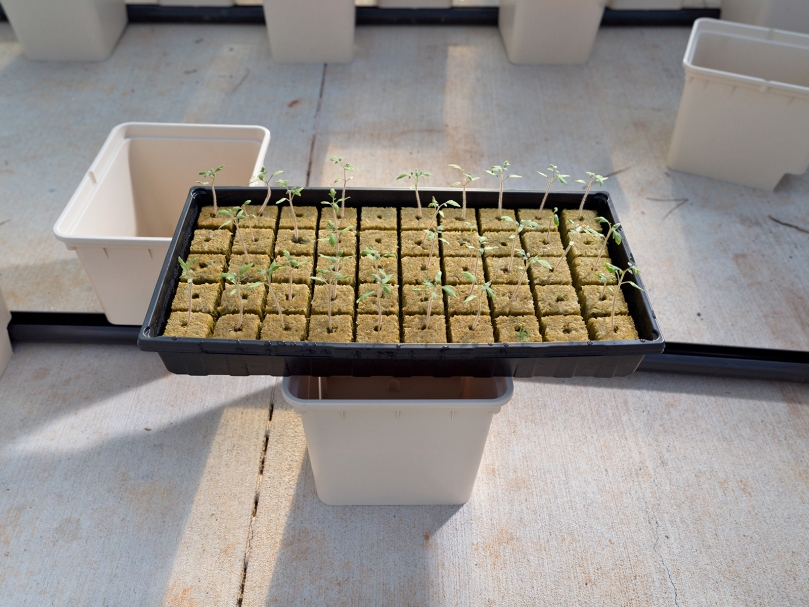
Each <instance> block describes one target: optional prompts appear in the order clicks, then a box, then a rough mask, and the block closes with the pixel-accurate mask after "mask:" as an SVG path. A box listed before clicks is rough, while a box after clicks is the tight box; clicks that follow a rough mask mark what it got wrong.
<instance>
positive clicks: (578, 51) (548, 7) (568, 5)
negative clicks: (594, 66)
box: [498, 0, 606, 65]
mask: <svg viewBox="0 0 809 607" xmlns="http://www.w3.org/2000/svg"><path fill="white" fill-rule="evenodd" d="M605 1H606V0H502V1H501V2H500V12H499V17H498V24H499V26H500V35H501V36H502V37H503V43H504V44H505V46H506V53H507V54H508V59H509V61H511V62H512V63H516V64H531V65H539V64H580V63H587V60H588V59H589V58H590V52H591V51H592V49H593V43H594V42H595V39H596V34H598V27H599V25H601V17H602V16H603V14H604V3H605Z"/></svg>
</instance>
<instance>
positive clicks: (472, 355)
mask: <svg viewBox="0 0 809 607" xmlns="http://www.w3.org/2000/svg"><path fill="white" fill-rule="evenodd" d="M330 189H331V187H308V188H305V189H304V197H305V198H309V197H310V196H313V195H315V194H317V195H318V197H319V199H320V200H326V199H327V197H328V192H329V190H330ZM216 192H217V198H218V200H219V203H220V206H228V205H229V204H230V203H229V202H226V201H227V200H228V199H229V198H231V197H232V196H238V197H239V198H240V199H242V198H243V199H251V200H254V202H256V201H258V202H261V201H263V198H264V196H265V195H266V190H265V189H264V188H262V187H259V188H255V187H240V186H220V187H217V188H216ZM273 192H275V193H279V189H278V188H273ZM210 193H211V187H210V186H193V187H191V188H190V189H189V192H188V197H187V198H186V202H185V206H184V207H183V210H182V213H181V215H180V219H179V221H178V222H177V227H176V228H175V231H174V235H173V236H172V239H171V244H170V245H169V250H168V253H167V254H166V258H165V260H164V262H163V267H162V268H161V270H160V276H159V277H158V280H157V283H156V285H155V290H154V292H153V294H152V299H151V301H150V302H149V308H148V310H147V313H146V318H145V319H144V322H143V325H142V326H141V329H140V331H139V334H138V347H139V348H140V349H141V350H143V351H146V352H173V353H189V354H190V353H196V354H236V355H248V356H271V357H299V356H300V357H327V358H335V359H380V358H398V359H402V360H408V359H416V358H419V359H430V360H478V359H492V358H503V357H508V358H525V359H535V358H552V357H589V356H631V355H640V356H643V355H646V354H660V353H662V352H663V350H664V348H665V340H664V338H663V333H662V331H661V330H660V326H659V325H658V323H657V316H656V315H655V313H654V311H653V309H652V306H651V302H650V301H649V298H648V294H647V292H646V290H645V287H644V284H643V279H642V278H641V275H637V276H635V277H634V281H635V282H636V283H637V284H638V286H640V287H641V288H643V289H644V290H643V291H640V297H641V300H642V302H643V306H642V307H643V308H644V309H643V310H640V311H639V312H641V313H645V314H646V316H647V319H646V320H647V321H648V322H649V323H650V324H651V327H652V333H653V334H656V337H654V338H653V339H638V340H623V341H587V342H540V343H531V344H507V343H488V344H401V343H400V344H369V343H357V342H350V343H338V342H309V341H305V342H281V341H265V340H234V339H215V338H189V337H173V336H172V337H167V336H162V335H161V336H157V337H155V336H152V335H151V330H150V327H151V325H152V323H153V321H154V319H155V314H156V312H157V308H158V302H159V299H160V294H161V291H162V290H163V288H164V284H165V282H166V277H167V276H168V274H169V272H170V271H171V267H172V262H173V260H175V259H176V258H177V257H178V251H177V249H178V248H179V242H180V237H181V235H182V233H183V230H184V229H185V226H186V224H189V223H190V221H191V220H189V214H190V213H192V212H193V211H194V210H196V209H195V207H200V208H201V207H202V206H204V203H199V204H197V202H196V199H197V197H199V196H201V195H210ZM352 193H357V194H364V195H369V196H373V195H376V196H390V195H392V194H395V195H397V196H400V197H401V196H402V195H403V194H405V195H409V196H414V194H413V193H412V189H411V188H407V187H401V188H354V187H352V188H350V189H348V190H347V191H346V194H347V196H349V200H348V201H347V202H346V207H350V208H361V207H364V206H367V207H373V206H386V207H391V206H393V207H404V208H406V207H412V206H415V205H414V204H413V203H414V200H413V199H410V200H409V201H407V202H404V201H402V202H401V203H398V202H397V201H391V200H385V201H383V200H380V202H379V203H378V204H365V203H363V204H357V201H356V200H353V201H352V200H351V199H350V197H351V194H352ZM419 194H420V196H421V199H422V204H424V205H426V204H427V202H428V201H429V200H431V198H432V196H434V195H435V196H441V200H442V201H443V199H444V197H445V196H449V197H451V198H452V199H455V198H458V199H459V200H460V194H461V191H460V190H459V189H457V188H431V187H422V188H419ZM497 195H498V190H496V189H483V188H474V189H473V188H468V189H467V207H468V208H471V209H475V208H494V206H495V205H496V202H497ZM544 195H545V192H544V191H542V190H510V191H506V192H504V194H503V208H504V209H516V208H538V207H539V202H541V200H542V197H543V196H544ZM582 196H583V193H582V192H570V191H567V192H558V191H557V192H551V193H550V195H549V197H548V201H547V203H546V205H545V207H546V208H550V209H553V208H554V207H555V206H558V205H560V204H563V205H564V206H565V208H578V205H579V203H580V201H581V198H582ZM529 197H530V198H532V199H534V200H535V201H536V204H534V202H532V203H527V202H525V199H526V198H529ZM484 199H485V200H484ZM299 201H300V202H296V205H299V206H320V205H319V203H309V202H308V201H304V200H303V199H299ZM594 201H595V202H597V203H600V204H605V205H606V206H607V208H608V210H609V215H611V218H612V223H621V222H620V219H619V218H618V215H617V213H616V211H615V207H614V206H613V204H612V198H611V196H610V194H609V192H607V191H591V192H590V193H589V195H588V197H587V203H586V204H585V209H587V208H592V205H593V202H594ZM206 202H207V201H206ZM270 204H272V203H270ZM279 206H280V205H279ZM559 210H560V211H561V210H564V209H563V208H562V207H559ZM194 219H196V215H195V216H194ZM619 231H620V233H621V237H622V243H621V245H620V248H622V249H624V250H625V252H626V256H627V258H628V260H629V261H630V262H632V263H635V257H634V255H633V254H632V251H631V249H630V247H629V244H628V241H627V238H626V234H625V232H624V229H623V224H622V225H621V227H620V228H619ZM610 246H615V245H610ZM171 286H172V288H176V285H174V284H173V283H172V285H171Z"/></svg>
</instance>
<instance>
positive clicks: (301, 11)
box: [264, 0, 356, 63]
mask: <svg viewBox="0 0 809 607" xmlns="http://www.w3.org/2000/svg"><path fill="white" fill-rule="evenodd" d="M355 12H356V8H355V6H354V0H264V18H265V20H266V22H267V33H268V35H269V37H270V55H271V57H272V60H273V61H278V62H280V63H348V62H350V61H351V60H352V59H353V58H354V22H355V20H356V17H355Z"/></svg>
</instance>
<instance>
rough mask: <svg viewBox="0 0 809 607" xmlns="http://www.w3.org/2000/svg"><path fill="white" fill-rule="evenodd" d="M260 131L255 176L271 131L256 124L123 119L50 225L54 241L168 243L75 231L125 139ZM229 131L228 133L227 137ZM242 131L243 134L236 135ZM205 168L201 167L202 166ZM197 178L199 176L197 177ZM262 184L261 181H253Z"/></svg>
mask: <svg viewBox="0 0 809 607" xmlns="http://www.w3.org/2000/svg"><path fill="white" fill-rule="evenodd" d="M256 130H258V131H260V132H261V134H262V136H261V139H260V145H259V151H258V156H257V159H256V162H255V164H254V166H253V170H252V174H253V175H257V174H258V172H259V171H260V170H261V166H262V164H263V162H264V156H265V155H266V154H267V148H268V147H269V145H270V131H269V130H268V129H267V128H265V127H263V126H258V125H225V124H182V123H169V122H166V123H161V122H124V123H122V124H119V125H117V126H116V127H115V128H114V129H112V131H111V132H110V134H109V136H108V137H107V139H106V141H105V142H104V145H103V146H101V150H100V151H99V152H98V155H97V156H96V158H95V160H93V164H91V165H90V168H89V169H88V170H87V173H86V174H85V176H84V177H83V178H82V180H81V183H80V184H79V187H78V188H77V189H76V191H75V192H74V193H73V196H71V198H70V201H69V202H68V203H67V206H66V207H65V209H64V211H62V213H61V215H59V219H57V220H56V223H55V224H54V227H53V233H54V235H55V236H56V238H57V240H60V241H62V242H64V243H65V246H67V248H68V250H74V249H75V248H76V246H77V245H81V244H88V245H96V246H104V245H113V246H114V245H125V246H127V247H138V248H151V247H155V246H167V245H168V244H170V243H171V237H167V238H166V237H161V238H149V237H140V236H137V237H133V236H81V235H76V234H75V233H74V229H75V227H76V225H77V224H78V223H79V222H80V221H81V219H82V217H83V215H84V213H85V212H86V211H87V209H88V207H89V205H90V202H91V199H92V193H93V190H95V189H96V188H97V186H98V185H99V184H100V183H101V182H102V181H103V180H104V178H105V177H106V176H107V172H108V171H109V170H110V168H111V166H112V164H113V163H114V161H115V160H116V154H117V152H118V149H119V148H120V146H121V145H122V144H123V142H124V140H126V139H138V138H146V139H183V140H194V139H200V140H205V139H211V138H213V139H218V140H232V141H239V140H241V139H243V138H246V137H245V136H247V135H250V134H251V132H252V133H253V134H255V131H256ZM228 134H230V135H231V136H228ZM238 134H241V135H242V137H238V136H236V135H238ZM203 168H204V167H203ZM200 179H202V178H201V177H200ZM222 185H224V184H222ZM254 185H259V186H260V185H261V184H254Z"/></svg>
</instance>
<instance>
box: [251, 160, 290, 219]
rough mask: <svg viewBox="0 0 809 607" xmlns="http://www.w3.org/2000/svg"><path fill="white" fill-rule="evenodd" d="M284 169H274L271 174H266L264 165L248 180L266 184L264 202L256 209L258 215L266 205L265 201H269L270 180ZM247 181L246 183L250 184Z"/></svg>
mask: <svg viewBox="0 0 809 607" xmlns="http://www.w3.org/2000/svg"><path fill="white" fill-rule="evenodd" d="M283 172H284V171H275V173H273V174H272V175H267V170H266V169H265V168H264V167H261V170H260V171H259V172H258V176H256V177H255V178H253V179H251V180H250V183H263V184H264V185H266V186H267V197H266V198H265V199H264V204H262V205H261V208H260V209H259V210H258V215H259V216H260V215H261V214H262V213H263V212H264V209H265V208H266V206H267V203H268V202H270V194H271V193H272V188H271V187H270V182H271V181H272V180H273V178H274V177H275V176H276V175H280V174H281V173H283ZM250 183H248V185H250Z"/></svg>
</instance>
